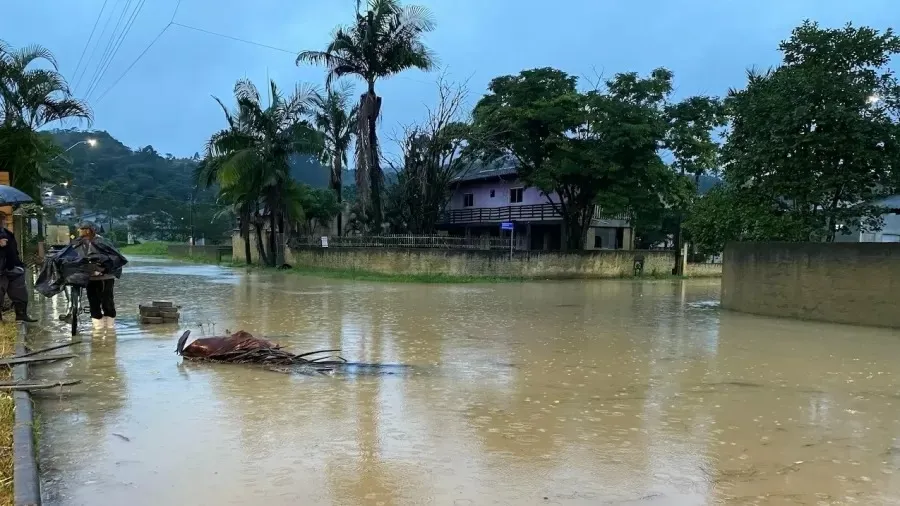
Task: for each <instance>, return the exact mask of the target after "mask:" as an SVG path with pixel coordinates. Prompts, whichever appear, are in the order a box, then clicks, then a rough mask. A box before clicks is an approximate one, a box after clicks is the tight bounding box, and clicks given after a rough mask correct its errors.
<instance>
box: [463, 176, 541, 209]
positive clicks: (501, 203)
mask: <svg viewBox="0 0 900 506" xmlns="http://www.w3.org/2000/svg"><path fill="white" fill-rule="evenodd" d="M524 186H525V184H524V183H522V182H520V181H492V182H481V183H465V184H461V185H460V186H459V187H458V188H457V189H455V190H454V191H453V195H452V196H451V197H450V209H451V210H454V209H468V208H466V207H465V206H463V196H464V195H465V194H467V193H471V194H472V195H473V196H474V200H475V201H474V205H473V206H472V207H506V206H528V205H535V204H547V203H548V202H547V197H545V196H543V195H541V191H540V190H539V189H537V188H525V190H524V191H523V192H522V202H520V203H516V204H511V203H510V202H509V190H510V188H521V187H524ZM491 190H494V196H493V197H491ZM551 196H552V197H553V201H554V202H559V198H558V197H557V195H556V193H552V194H551Z"/></svg>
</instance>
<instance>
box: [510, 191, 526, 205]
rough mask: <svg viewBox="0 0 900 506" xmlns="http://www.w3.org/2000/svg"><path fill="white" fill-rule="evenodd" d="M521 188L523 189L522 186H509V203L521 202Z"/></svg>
mask: <svg viewBox="0 0 900 506" xmlns="http://www.w3.org/2000/svg"><path fill="white" fill-rule="evenodd" d="M523 190H524V188H510V189H509V203H510V204H519V203H521V202H522V192H523Z"/></svg>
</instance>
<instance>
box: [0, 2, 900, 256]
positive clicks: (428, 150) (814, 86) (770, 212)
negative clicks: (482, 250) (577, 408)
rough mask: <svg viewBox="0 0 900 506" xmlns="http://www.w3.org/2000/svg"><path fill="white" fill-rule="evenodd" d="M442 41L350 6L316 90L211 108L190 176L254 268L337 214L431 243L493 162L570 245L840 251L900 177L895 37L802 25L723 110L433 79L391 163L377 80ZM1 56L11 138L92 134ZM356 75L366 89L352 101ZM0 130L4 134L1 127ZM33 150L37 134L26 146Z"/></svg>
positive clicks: (562, 76) (6, 152)
mask: <svg viewBox="0 0 900 506" xmlns="http://www.w3.org/2000/svg"><path fill="white" fill-rule="evenodd" d="M435 27H436V23H435V21H434V20H433V18H432V17H431V15H430V13H429V12H428V10H427V9H425V8H424V7H420V6H415V5H402V4H400V3H399V2H398V1H397V0H368V1H367V2H365V3H362V2H359V3H358V4H357V8H356V11H355V12H354V13H353V17H352V19H351V22H350V23H349V24H348V25H346V26H342V27H338V28H337V29H336V30H335V31H334V33H333V36H332V38H331V40H330V42H329V43H328V44H327V46H326V47H325V48H324V50H309V51H303V52H301V53H299V54H298V56H297V59H296V64H297V65H319V66H322V67H324V69H325V79H324V86H323V87H321V88H320V87H318V86H311V85H297V86H295V87H293V89H291V90H290V92H289V93H285V92H284V91H282V89H281V88H279V87H278V86H277V85H276V84H275V83H274V82H270V83H266V87H265V88H264V89H265V90H266V93H265V94H264V95H265V98H263V94H262V93H260V90H259V89H258V88H257V87H256V86H255V85H254V84H253V83H252V82H250V81H247V80H239V81H238V82H237V83H236V85H235V87H234V97H233V102H232V100H229V101H228V102H232V103H229V104H226V101H222V100H220V99H216V101H217V102H218V105H219V106H220V107H221V109H222V110H223V113H224V114H223V116H224V121H223V128H222V129H221V130H220V131H218V132H215V133H213V134H212V135H211V136H210V138H209V140H208V142H207V143H206V146H205V147H204V149H203V152H202V154H201V156H200V157H199V159H198V160H196V163H195V164H193V165H192V166H191V167H192V171H193V172H194V181H195V183H196V184H197V185H198V186H199V187H200V189H208V190H209V191H211V192H212V193H214V194H215V199H214V202H215V203H216V205H218V206H220V207H221V208H223V209H226V212H227V213H230V214H232V215H233V216H234V217H236V218H237V221H238V223H239V229H240V231H241V233H242V235H243V236H244V237H245V239H246V240H245V245H246V247H247V248H248V251H246V252H245V254H247V257H248V258H249V248H250V247H251V243H250V241H249V238H250V235H251V231H254V230H255V232H256V234H255V236H256V244H255V247H256V248H257V249H258V250H259V252H260V257H261V258H263V259H264V260H265V262H266V263H268V264H270V265H274V264H276V263H277V262H278V261H279V259H278V258H277V257H278V252H279V251H281V250H282V248H281V247H280V245H278V244H277V243H276V241H278V240H280V238H283V237H285V236H290V235H291V234H304V233H311V232H312V231H313V229H314V228H315V227H316V226H317V225H328V224H330V223H331V222H332V220H334V219H335V218H336V219H337V223H336V225H337V229H338V233H339V234H345V233H370V234H371V233H375V234H377V233H382V232H384V231H392V232H413V233H421V234H428V233H433V232H434V231H435V230H436V229H437V227H438V225H439V223H440V218H441V213H442V212H443V211H444V210H445V208H446V206H447V203H448V201H449V198H450V195H451V190H452V182H453V181H454V180H455V179H456V178H458V177H460V176H461V175H464V174H465V173H466V172H467V171H470V170H473V168H477V167H483V166H486V165H490V164H509V165H510V166H514V167H515V168H516V170H517V171H518V174H519V177H520V178H521V179H522V180H523V181H524V182H525V183H526V184H527V185H529V186H532V187H536V188H539V189H540V190H541V191H542V192H543V193H544V194H545V195H552V194H555V195H560V196H561V197H562V198H561V199H559V201H558V202H556V201H550V200H548V203H549V204H550V205H553V206H554V207H555V208H556V210H557V212H558V213H559V215H560V216H562V218H563V221H564V229H565V241H564V246H565V247H566V248H567V249H578V248H581V247H582V246H583V244H584V237H585V235H586V232H587V230H588V227H589V224H590V220H591V217H592V216H593V213H594V209H595V207H596V206H599V207H600V208H601V209H602V210H603V211H604V212H609V213H627V214H628V215H629V216H630V217H631V221H632V223H633V225H634V227H635V235H636V240H637V242H638V245H639V246H641V247H677V246H678V245H680V244H681V243H683V242H684V241H688V242H690V243H691V244H692V245H693V246H694V247H695V249H696V251H697V252H699V253H703V254H707V253H717V252H720V251H721V250H722V248H723V246H724V244H725V243H726V242H728V241H734V240H789V241H833V240H835V239H836V238H837V237H838V234H841V233H844V231H846V230H849V229H852V228H854V227H856V228H863V229H876V228H878V227H879V226H880V225H881V218H880V217H881V215H882V214H883V212H884V209H883V208H881V207H880V206H878V205H877V204H876V202H877V200H878V199H879V198H880V197H884V196H886V195H890V194H893V193H894V192H896V191H897V186H898V183H900V172H898V170H897V164H898V156H900V149H898V147H900V144H898V135H900V127H898V117H900V116H898V106H900V84H898V81H897V79H896V77H895V75H894V73H893V72H892V71H891V70H890V68H889V62H890V59H891V58H892V57H893V56H894V55H896V54H897V53H898V52H900V39H898V37H897V36H896V35H895V34H894V32H893V31H892V30H890V29H888V30H885V31H879V30H876V29H873V28H869V27H856V26H853V25H851V24H848V25H846V26H843V27H840V28H823V27H821V26H819V25H818V24H816V23H815V22H811V21H806V22H804V23H803V24H802V25H800V26H798V27H797V28H795V29H794V30H793V31H792V32H791V33H790V36H789V37H788V38H787V39H786V40H784V41H782V42H781V43H780V44H779V50H780V52H781V55H782V61H781V62H780V63H779V64H778V65H776V66H775V67H773V68H771V69H768V70H763V71H760V70H755V69H751V70H750V71H748V75H747V82H746V84H745V85H744V86H743V87H741V88H735V89H731V90H727V91H726V92H725V93H724V94H723V96H721V97H719V96H706V95H697V96H688V97H680V98H679V99H676V98H675V97H674V96H673V89H674V88H675V82H676V81H675V76H674V75H673V73H672V72H671V71H670V70H668V69H666V68H664V67H660V68H657V69H655V70H653V71H651V72H649V73H648V74H646V75H641V74H639V73H635V72H621V73H615V74H612V75H610V76H597V77H596V78H595V79H593V80H590V79H584V78H578V77H576V76H574V75H570V74H568V73H566V72H564V71H562V70H560V69H555V68H550V67H546V68H535V69H528V70H523V71H522V72H520V73H518V74H515V75H506V76H499V77H496V78H494V79H493V80H491V82H490V84H489V85H488V89H487V91H486V93H484V94H483V96H481V98H480V99H478V100H477V101H476V103H475V106H474V108H472V109H471V110H470V109H469V108H468V107H467V103H468V102H467V99H468V95H469V90H468V88H467V86H466V84H465V83H453V82H450V81H449V79H448V78H447V76H446V75H443V74H442V75H441V77H440V78H439V79H438V84H437V86H436V89H437V99H438V100H437V104H436V105H435V106H434V107H432V108H430V109H427V110H425V111H424V114H423V119H422V120H421V121H419V122H416V123H415V124H411V125H407V126H406V127H405V128H404V130H403V132H402V133H401V134H400V135H399V138H397V139H392V140H393V141H394V142H396V143H397V144H398V147H399V155H397V156H393V157H388V156H385V155H384V154H383V153H382V142H383V139H381V138H380V137H379V135H378V131H377V128H376V127H377V122H378V119H379V117H380V115H381V110H382V105H383V104H382V98H381V97H380V96H378V95H377V84H378V82H379V81H380V80H382V79H387V78H390V77H392V76H395V75H397V74H400V73H402V72H404V71H405V70H408V69H420V70H425V71H431V70H434V69H435V61H436V59H435V55H434V54H433V52H432V51H431V50H430V49H429V48H428V47H427V45H426V44H425V37H426V35H427V33H428V32H430V31H432V30H434V29H435ZM0 54H3V55H8V56H3V60H2V61H3V62H4V63H3V64H2V65H3V66H2V67H0V69H2V72H4V74H2V75H4V76H5V77H2V81H0V82H2V83H3V85H2V87H0V90H2V91H0V93H2V94H3V95H2V97H3V100H4V104H5V105H4V107H3V112H4V117H3V118H4V122H3V125H4V128H6V125H7V121H6V120H5V119H6V118H13V120H12V121H11V122H10V124H11V125H13V126H15V127H16V128H22V127H23V126H24V127H27V128H26V130H27V129H28V128H30V129H31V131H33V132H36V131H37V129H38V128H39V127H40V126H41V125H42V124H45V123H48V122H53V121H57V120H58V119H59V118H62V117H67V116H68V117H76V118H82V119H84V120H86V121H89V120H90V112H89V110H88V109H87V107H86V106H85V105H83V104H80V103H79V102H77V101H75V100H74V99H72V98H71V96H70V94H68V91H67V88H65V86H62V84H64V81H61V79H62V78H61V76H59V75H58V74H57V75H56V77H54V78H53V79H51V82H53V83H56V84H57V86H56V88H57V89H54V90H53V91H52V92H50V93H49V94H48V96H52V97H54V100H56V101H62V102H63V104H64V106H63V105H60V106H55V105H53V106H49V107H48V106H45V105H42V104H43V103H42V102H41V100H37V99H35V98H33V97H32V94H28V93H21V94H22V95H23V98H13V99H10V98H8V97H15V96H16V93H19V92H18V91H17V90H21V89H27V87H28V86H29V82H30V81H29V79H37V77H36V76H33V77H31V78H25V77H23V76H24V75H25V74H26V72H25V71H24V70H23V69H26V68H27V67H28V64H27V63H25V60H22V59H21V58H18V59H17V57H14V56H9V55H14V52H11V51H10V50H9V49H8V48H7V49H5V50H4V52H3V53H0ZM48 56H49V57H50V58H51V61H52V55H47V54H43V53H40V54H37V56H36V57H37V58H47V57H48ZM23 63H25V64H24V65H23ZM16 69H18V70H16ZM31 72H36V71H31ZM44 78H45V79H46V78H47V77H46V76H45V77H44ZM354 79H355V80H357V81H359V82H361V83H363V85H364V88H363V90H362V93H361V94H359V95H358V97H359V98H358V100H357V99H355V98H354V96H355V92H354V88H353V80H354ZM40 89H41V90H45V89H46V90H50V89H51V88H49V87H40ZM24 97H28V98H27V99H26V98H24ZM9 104H12V105H9ZM27 104H32V105H27ZM29 118H31V119H33V118H38V119H40V121H37V122H35V123H34V124H29V123H28V121H27V120H28V119H29ZM3 135H5V136H7V137H6V138H7V139H11V138H12V137H11V135H12V130H10V131H9V132H4V134H3ZM41 139H42V138H41V137H40V135H39V134H35V135H34V136H33V137H32V140H33V141H34V143H33V145H35V146H37V144H36V143H37V141H38V140H41ZM12 145H16V146H19V145H20V144H19V143H15V144H14V143H11V142H10V141H6V142H5V143H4V141H3V138H2V137H0V163H5V165H7V166H10V167H15V168H14V169H13V172H15V173H17V177H19V178H22V177H25V178H33V179H34V180H40V179H41V178H42V177H47V167H49V166H52V165H53V164H50V163H48V160H49V159H51V158H52V157H55V156H57V153H58V151H59V147H58V146H43V148H41V149H37V148H35V150H33V151H32V152H31V154H30V155H27V156H26V155H23V154H22V153H20V152H18V151H16V150H10V148H9V146H12ZM54 150H56V151H54ZM351 150H353V156H352V164H353V170H352V171H348V168H349V165H350V163H351V160H350V158H351V157H350V154H351ZM19 151H21V150H19ZM4 156H5V157H7V159H9V160H14V161H13V162H6V161H5V160H4V159H3V158H2V157H4ZM13 156H16V157H18V158H15V159H13V158H12V157H13ZM29 156H30V158H29ZM298 156H301V157H312V158H313V159H315V160H317V161H318V162H320V163H322V164H324V165H325V166H327V168H328V172H329V173H330V176H329V177H328V188H327V189H321V188H314V187H312V186H310V185H308V184H304V183H301V182H298V181H297V180H296V178H295V177H294V175H293V174H292V169H291V167H292V163H294V161H295V160H296V158H297V157H298ZM42 157H43V158H42ZM41 171H44V172H41ZM351 173H352V174H353V177H352V179H353V181H350V182H348V181H345V180H344V179H345V177H346V176H348V175H349V174H351ZM20 180H21V179H20ZM711 183H713V184H711ZM710 186H711V188H710ZM345 208H349V220H348V221H347V223H344V222H343V220H342V218H343V213H342V212H341V210H342V209H345ZM678 249H679V250H680V248H678Z"/></svg>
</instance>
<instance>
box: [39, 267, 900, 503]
mask: <svg viewBox="0 0 900 506" xmlns="http://www.w3.org/2000/svg"><path fill="white" fill-rule="evenodd" d="M116 297H117V303H118V307H119V311H120V315H119V327H120V328H119V331H118V333H117V335H116V337H111V336H110V337H106V338H102V337H100V336H95V337H92V336H91V334H90V329H89V325H90V323H89V322H87V323H86V325H85V326H84V327H83V333H84V336H83V337H84V339H85V343H84V344H81V345H79V346H76V347H75V348H74V352H76V353H78V354H79V355H80V358H78V359H76V360H71V361H69V363H68V364H64V365H62V364H61V365H53V366H44V367H41V368H39V369H37V371H36V372H33V373H32V374H33V375H34V376H37V377H48V378H54V377H57V376H61V377H62V376H65V377H68V378H74V379H81V380H83V384H81V385H78V386H75V387H69V388H66V389H65V391H64V394H63V395H59V392H57V391H48V392H44V393H41V394H38V399H39V401H38V412H39V413H40V417H41V418H40V425H41V427H40V431H41V435H40V448H41V458H40V465H41V468H42V473H43V477H44V485H43V488H44V495H45V503H46V504H50V505H66V506H78V505H90V506H105V505H110V506H112V505H116V506H119V505H123V504H127V505H129V506H138V505H170V504H171V505H174V504H183V505H257V504H272V505H297V504H304V505H306V504H309V505H320V504H321V505H335V506H349V505H357V504H359V505H386V506H387V505H448V506H460V505H516V506H518V505H549V504H554V505H571V506H575V505H579V506H580V505H591V506H593V505H602V504H623V505H644V504H665V505H702V504H813V505H815V504H867V505H874V504H900V441H896V438H897V437H898V436H900V389H898V386H900V385H898V379H900V333H898V332H896V331H890V330H879V329H867V328H857V327H849V326H838V325H829V324H819V323H805V322H797V321H789V320H776V319H768V318H760V317H753V316H748V315H740V314H733V313H728V312H724V311H720V310H719V309H718V308H717V301H718V297H719V282H718V280H705V281H700V280H698V281H686V282H680V281H653V282H650V281H648V282H632V281H618V280H615V281H599V282H558V283H557V282H552V283H551V282H544V283H527V284H519V283H510V284H493V285H419V284H388V283H363V282H353V281H342V280H328V279H318V278H307V277H301V276H297V275H293V274H287V275H285V274H276V273H271V272H254V273H249V274H247V273H244V272H243V271H241V270H229V269H224V268H219V267H213V266H201V265H188V264H178V263H173V262H165V261H162V260H146V259H145V260H139V259H133V261H132V263H131V264H129V266H128V267H127V268H126V270H125V274H124V276H123V279H122V280H121V281H120V282H119V283H118V285H117V294H116ZM151 300H172V301H174V302H175V303H176V304H179V305H181V306H182V321H181V324H180V325H178V326H177V327H176V326H174V325H169V326H165V325H158V326H153V325H150V326H144V327H141V326H139V325H138V324H137V322H136V314H137V307H138V304H141V303H148V302H150V301H151ZM64 304H65V302H64V298H63V297H58V298H57V299H54V300H50V301H40V302H38V303H36V304H35V306H34V308H35V309H34V313H36V314H37V313H40V312H41V311H43V315H44V316H43V321H44V322H46V323H45V325H47V326H49V327H50V328H49V330H46V331H45V332H44V333H43V334H42V335H39V336H37V340H38V342H39V343H40V344H44V343H46V344H52V343H55V342H62V341H64V340H65V339H66V338H67V337H68V336H67V334H66V332H65V328H64V324H62V323H61V322H58V321H57V319H56V317H57V315H58V314H59V312H61V311H64ZM213 324H214V325H215V331H217V333H219V334H222V333H224V331H225V329H230V330H232V331H234V330H238V329H243V330H247V331H249V332H251V333H252V334H254V335H257V336H271V337H272V338H273V339H274V340H276V341H279V342H281V343H282V344H283V345H285V347H286V348H288V349H290V350H292V351H296V352H303V351H309V350H314V349H322V348H340V349H342V350H343V351H342V353H341V354H342V355H343V356H344V357H345V358H347V359H348V360H350V361H354V362H371V363H391V364H410V365H412V366H414V367H412V368H411V369H410V370H409V371H407V372H404V373H402V374H393V375H366V374H357V375H346V376H335V377H310V376H292V375H286V374H280V373H275V372H270V371H266V370H262V369H258V368H254V367H251V366H243V365H211V364H198V363H182V360H181V358H179V357H178V356H176V355H175V353H174V350H175V343H176V339H177V337H178V335H180V333H181V331H183V330H184V329H191V331H192V336H193V337H199V336H201V335H203V334H204V333H205V334H206V335H211V333H212V325H213ZM201 326H202V327H201ZM65 351H66V350H61V352H65Z"/></svg>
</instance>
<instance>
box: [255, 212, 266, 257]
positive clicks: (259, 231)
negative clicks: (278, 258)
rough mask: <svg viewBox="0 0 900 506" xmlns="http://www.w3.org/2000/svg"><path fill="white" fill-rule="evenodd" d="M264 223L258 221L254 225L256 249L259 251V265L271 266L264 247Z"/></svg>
mask: <svg viewBox="0 0 900 506" xmlns="http://www.w3.org/2000/svg"><path fill="white" fill-rule="evenodd" d="M263 223H264V222H263V221H262V220H258V221H257V222H256V223H254V224H253V225H254V227H255V228H256V249H257V251H259V264H260V265H269V256H268V255H267V254H266V248H265V246H264V245H263V226H262V225H263Z"/></svg>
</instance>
